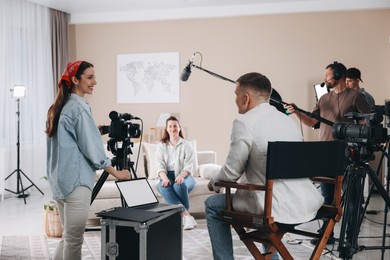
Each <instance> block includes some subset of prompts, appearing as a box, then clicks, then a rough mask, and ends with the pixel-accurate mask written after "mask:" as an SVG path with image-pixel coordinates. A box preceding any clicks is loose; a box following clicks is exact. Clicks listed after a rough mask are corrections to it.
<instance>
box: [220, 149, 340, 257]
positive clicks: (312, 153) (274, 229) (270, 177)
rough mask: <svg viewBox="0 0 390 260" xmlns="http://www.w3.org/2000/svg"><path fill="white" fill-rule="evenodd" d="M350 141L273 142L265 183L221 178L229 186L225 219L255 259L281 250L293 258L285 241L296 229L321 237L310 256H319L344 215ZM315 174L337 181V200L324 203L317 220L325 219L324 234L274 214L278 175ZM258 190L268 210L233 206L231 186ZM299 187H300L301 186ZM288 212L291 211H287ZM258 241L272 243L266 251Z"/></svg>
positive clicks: (317, 178) (320, 179)
mask: <svg viewBox="0 0 390 260" xmlns="http://www.w3.org/2000/svg"><path fill="white" fill-rule="evenodd" d="M346 147H347V146H346V143H345V142H342V141H330V142H269V143H268V152H267V168H266V169H267V173H266V183H265V185H258V184H248V183H246V184H243V183H236V182H217V183H216V185H217V186H222V187H225V188H226V209H225V210H221V215H222V217H223V219H224V220H225V221H226V222H227V223H229V224H231V225H232V226H233V228H234V229H235V231H236V232H237V233H238V235H239V237H240V239H241V240H242V241H243V242H244V244H245V245H246V247H247V248H248V249H249V251H250V252H251V254H252V255H253V257H254V258H255V259H271V256H272V254H273V253H274V252H275V251H278V252H279V254H280V255H281V256H282V258H283V259H293V257H292V256H291V254H290V253H289V252H288V250H287V248H286V247H285V246H284V244H283V242H282V238H283V236H284V234H285V233H287V232H288V233H295V234H299V235H303V236H307V237H313V238H318V243H317V244H316V245H315V248H314V250H313V253H312V255H311V257H310V259H319V258H320V256H321V254H322V251H323V249H324V247H325V245H326V243H327V241H328V238H329V236H330V234H331V233H332V231H333V228H334V226H335V224H336V223H337V222H339V221H340V218H341V216H342V208H341V205H340V204H341V190H342V178H343V174H344V170H345V163H344V162H345V156H346V154H345V151H346ZM294 178H311V179H312V180H313V181H316V182H324V183H333V184H334V185H335V190H334V202H333V204H332V205H323V206H322V207H321V208H320V209H319V210H318V213H317V216H316V217H315V218H314V219H313V220H317V219H323V220H324V224H323V226H322V232H320V234H318V233H316V232H311V231H304V230H299V229H296V227H297V226H298V225H300V224H303V223H299V224H294V225H291V224H283V223H277V222H275V221H274V218H273V216H272V189H273V182H274V180H277V179H294ZM232 188H235V189H245V190H257V191H259V192H265V200H264V213H262V214H250V213H246V212H238V211H235V210H234V209H233V205H232V197H231V189H232ZM297 189H299V187H297ZM286 214H288V212H286ZM255 242H259V243H263V244H264V245H268V246H269V249H268V252H265V253H264V254H262V253H261V252H260V251H259V249H258V248H257V246H256V244H255Z"/></svg>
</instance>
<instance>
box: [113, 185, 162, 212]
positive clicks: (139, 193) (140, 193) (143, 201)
mask: <svg viewBox="0 0 390 260" xmlns="http://www.w3.org/2000/svg"><path fill="white" fill-rule="evenodd" d="M115 183H116V185H117V186H118V189H119V191H120V193H121V194H122V196H123V198H124V200H125V201H126V203H127V206H128V207H129V208H131V207H136V206H141V205H148V204H154V203H158V199H157V197H156V195H155V194H154V192H153V190H152V187H150V184H149V182H148V180H147V179H145V178H139V179H131V180H126V181H117V182H115Z"/></svg>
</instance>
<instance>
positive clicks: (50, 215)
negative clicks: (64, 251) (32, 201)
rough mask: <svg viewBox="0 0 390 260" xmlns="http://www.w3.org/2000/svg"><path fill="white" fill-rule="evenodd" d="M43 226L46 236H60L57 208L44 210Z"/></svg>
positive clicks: (59, 219) (60, 227)
mask: <svg viewBox="0 0 390 260" xmlns="http://www.w3.org/2000/svg"><path fill="white" fill-rule="evenodd" d="M43 219H44V227H45V233H46V235H47V236H48V237H62V231H63V230H62V225H61V218H60V215H59V214H58V211H57V209H55V210H44V218H43Z"/></svg>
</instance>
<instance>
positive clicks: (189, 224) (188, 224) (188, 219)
mask: <svg viewBox="0 0 390 260" xmlns="http://www.w3.org/2000/svg"><path fill="white" fill-rule="evenodd" d="M193 219H194V218H193V217H192V216H185V217H184V218H183V222H184V227H183V229H184V230H189V229H193V228H194V227H195V225H194V221H195V219H194V220H193ZM195 223H196V221H195ZM196 224H197V223H196Z"/></svg>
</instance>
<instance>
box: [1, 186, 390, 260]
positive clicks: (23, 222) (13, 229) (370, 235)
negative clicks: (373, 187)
mask: <svg viewBox="0 0 390 260" xmlns="http://www.w3.org/2000/svg"><path fill="white" fill-rule="evenodd" d="M43 192H44V193H45V195H42V194H40V193H39V192H38V191H37V190H32V191H31V195H30V196H29V197H27V199H26V201H27V204H24V201H23V199H21V198H17V197H16V196H15V195H8V196H6V198H5V199H4V200H2V201H0V236H3V235H36V234H43V233H44V232H43V204H44V203H45V202H47V201H50V200H51V192H50V190H49V189H48V188H43ZM368 210H370V212H374V213H376V214H366V215H365V219H364V221H363V223H362V226H361V229H360V235H359V246H361V247H363V246H380V245H381V241H382V234H383V226H384V224H383V223H384V215H385V214H384V201H383V199H382V197H381V196H380V195H378V194H373V196H372V199H371V201H370V203H369V205H368ZM389 222H390V218H389V217H387V223H388V224H389ZM307 227H309V228H312V229H317V228H318V223H317V222H311V223H310V224H308V225H307ZM339 229H340V223H339V224H337V225H336V228H335V234H336V237H337V236H339ZM389 234H390V228H387V229H386V241H385V245H387V246H390V238H389V236H390V235H389ZM328 248H329V246H328ZM336 250H337V245H335V248H334V251H333V253H334V255H335V257H334V259H338V258H337V257H338V256H339V254H338V252H337V251H336ZM381 258H382V257H381V250H362V251H359V252H357V253H356V254H354V255H353V259H370V260H371V259H381ZM383 259H390V249H388V250H385V252H384V258H383Z"/></svg>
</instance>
